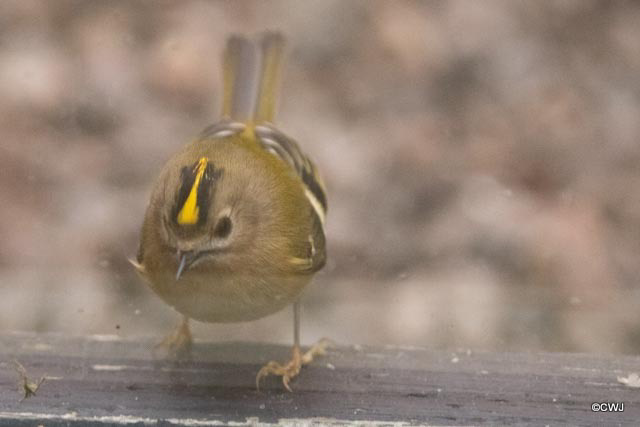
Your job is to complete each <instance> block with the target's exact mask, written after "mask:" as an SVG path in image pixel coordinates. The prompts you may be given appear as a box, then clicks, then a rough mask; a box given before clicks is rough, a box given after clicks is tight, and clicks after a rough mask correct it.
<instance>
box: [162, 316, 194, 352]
mask: <svg viewBox="0 0 640 427" xmlns="http://www.w3.org/2000/svg"><path fill="white" fill-rule="evenodd" d="M192 344H193V336H192V335H191V329H190V328H189V319H188V318H186V317H185V318H183V319H182V322H181V323H180V325H179V326H178V327H177V328H176V329H175V330H174V331H172V332H171V333H170V334H169V335H167V336H166V337H165V338H164V339H163V340H162V341H161V342H160V343H158V344H156V349H158V348H166V349H167V353H168V354H169V356H170V357H173V358H183V357H189V356H190V355H191V346H192Z"/></svg>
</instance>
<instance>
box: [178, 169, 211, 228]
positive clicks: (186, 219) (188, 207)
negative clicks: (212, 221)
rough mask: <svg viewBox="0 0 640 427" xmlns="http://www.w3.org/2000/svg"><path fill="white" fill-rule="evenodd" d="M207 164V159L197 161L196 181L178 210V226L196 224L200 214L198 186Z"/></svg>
mask: <svg viewBox="0 0 640 427" xmlns="http://www.w3.org/2000/svg"><path fill="white" fill-rule="evenodd" d="M208 162H209V159H207V158H206V157H201V158H200V160H199V161H198V166H196V179H195V181H194V182H193V186H192V187H191V191H190V192H189V196H188V197H187V200H185V202H184V205H183V206H182V209H180V212H179V213H178V224H182V225H187V224H189V225H192V224H195V223H196V222H198V215H199V213H200V208H199V207H198V186H199V185H200V181H201V180H202V177H203V175H204V172H205V171H206V170H207V163H208Z"/></svg>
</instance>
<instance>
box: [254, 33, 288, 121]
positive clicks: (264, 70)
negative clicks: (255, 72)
mask: <svg viewBox="0 0 640 427" xmlns="http://www.w3.org/2000/svg"><path fill="white" fill-rule="evenodd" d="M260 44H261V53H262V55H261V65H260V83H259V86H258V96H257V100H256V107H255V114H254V119H255V122H256V123H265V122H267V123H273V121H274V119H275V115H276V106H277V98H278V97H277V94H278V89H279V88H278V85H279V83H280V74H282V63H283V58H284V45H285V40H284V36H283V35H282V34H281V33H278V32H267V33H265V34H264V35H263V36H262V40H261V43H260Z"/></svg>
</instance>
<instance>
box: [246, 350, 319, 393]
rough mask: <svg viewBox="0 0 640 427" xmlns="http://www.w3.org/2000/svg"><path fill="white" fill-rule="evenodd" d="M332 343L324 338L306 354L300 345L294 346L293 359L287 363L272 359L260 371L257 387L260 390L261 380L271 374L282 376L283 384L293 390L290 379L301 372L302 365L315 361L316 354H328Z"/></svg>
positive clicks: (257, 376)
mask: <svg viewBox="0 0 640 427" xmlns="http://www.w3.org/2000/svg"><path fill="white" fill-rule="evenodd" d="M330 345H331V342H330V341H329V340H328V339H326V338H323V339H321V340H320V341H318V342H317V343H315V344H314V345H313V346H311V348H310V349H309V350H307V351H306V352H305V353H304V354H302V352H301V351H300V347H298V346H294V347H293V350H292V356H291V360H290V361H289V362H288V363H286V364H284V365H283V364H281V363H278V362H275V361H273V360H272V361H270V362H269V363H267V364H266V365H264V366H263V367H262V369H260V371H258V375H256V389H258V390H260V381H262V379H263V378H264V377H267V376H269V375H275V376H278V377H282V384H283V385H284V388H286V389H287V390H288V391H290V392H291V391H292V390H291V387H290V386H289V381H291V379H292V378H294V377H295V376H297V375H298V374H299V373H300V369H301V368H302V366H304V365H307V364H309V363H311V362H312V361H313V358H314V357H316V356H324V355H325V354H327V348H328V347H329V346H330Z"/></svg>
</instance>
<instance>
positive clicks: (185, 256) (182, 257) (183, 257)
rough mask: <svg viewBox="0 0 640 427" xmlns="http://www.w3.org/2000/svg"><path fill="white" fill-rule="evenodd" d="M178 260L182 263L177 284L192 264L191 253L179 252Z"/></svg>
mask: <svg viewBox="0 0 640 427" xmlns="http://www.w3.org/2000/svg"><path fill="white" fill-rule="evenodd" d="M178 260H179V262H180V264H179V266H178V271H177V272H176V282H177V281H178V280H180V276H182V273H184V272H185V271H186V270H187V269H188V268H189V265H190V264H191V262H192V260H191V252H178Z"/></svg>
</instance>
